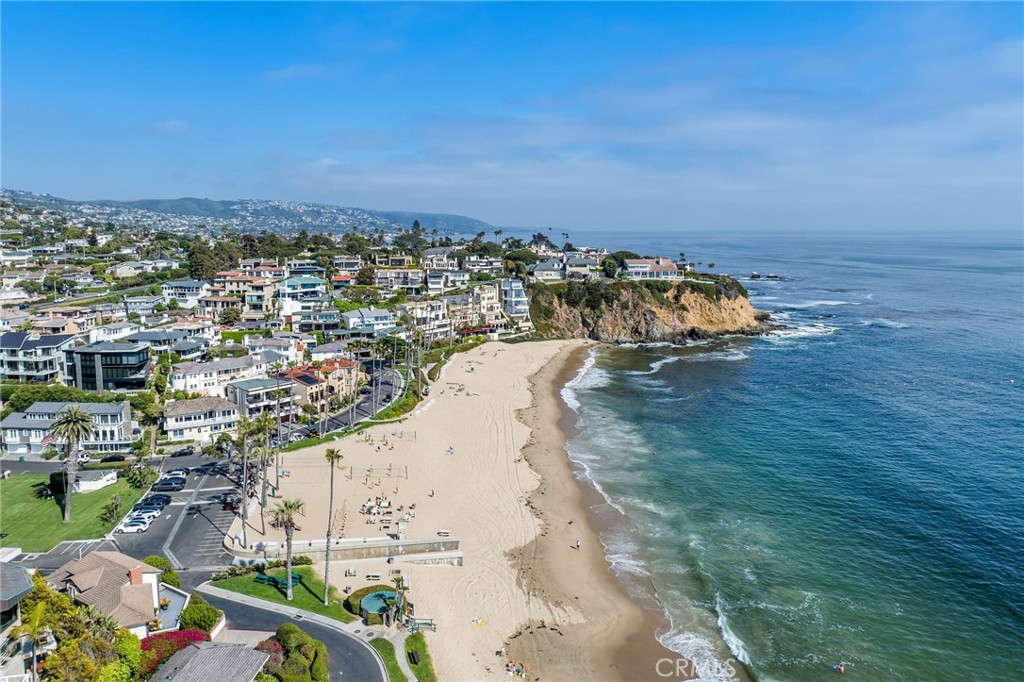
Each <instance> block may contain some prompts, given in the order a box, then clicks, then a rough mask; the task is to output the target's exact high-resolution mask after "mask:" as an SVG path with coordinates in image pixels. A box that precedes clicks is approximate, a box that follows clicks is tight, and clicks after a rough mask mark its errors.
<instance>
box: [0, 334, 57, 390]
mask: <svg viewBox="0 0 1024 682" xmlns="http://www.w3.org/2000/svg"><path fill="white" fill-rule="evenodd" d="M74 343H75V337H74V335H71V334H57V335H42V336H39V335H32V334H28V333H25V332H6V333H4V334H0V379H3V380H7V381H29V382H39V383H50V382H57V383H64V382H65V381H66V380H67V369H66V368H67V355H66V351H67V350H68V349H69V348H71V347H72V346H73V345H74Z"/></svg>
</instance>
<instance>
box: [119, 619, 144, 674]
mask: <svg viewBox="0 0 1024 682" xmlns="http://www.w3.org/2000/svg"><path fill="white" fill-rule="evenodd" d="M114 648H115V649H116V650H117V657H118V658H119V659H120V660H122V661H124V663H125V665H127V666H128V672H129V674H130V675H134V674H135V673H136V672H137V671H138V669H139V664H140V663H141V662H142V641H141V640H140V639H139V638H138V637H137V636H136V635H134V634H132V633H130V632H128V631H127V630H124V629H121V630H118V631H117V636H116V637H115V638H114Z"/></svg>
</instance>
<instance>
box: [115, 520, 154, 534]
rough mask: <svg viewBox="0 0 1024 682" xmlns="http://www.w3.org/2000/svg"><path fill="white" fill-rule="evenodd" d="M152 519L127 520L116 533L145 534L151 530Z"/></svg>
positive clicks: (116, 529)
mask: <svg viewBox="0 0 1024 682" xmlns="http://www.w3.org/2000/svg"><path fill="white" fill-rule="evenodd" d="M152 523H153V520H152V519H148V520H147V519H127V520H125V521H122V522H121V525H119V526H118V527H117V528H115V529H114V532H115V533H145V532H146V531H147V530H149V527H150V525H152Z"/></svg>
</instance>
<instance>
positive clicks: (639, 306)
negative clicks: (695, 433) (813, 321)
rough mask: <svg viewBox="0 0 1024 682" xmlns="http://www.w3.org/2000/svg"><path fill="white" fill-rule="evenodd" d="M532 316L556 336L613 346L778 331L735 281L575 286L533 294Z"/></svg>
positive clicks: (548, 334) (543, 289)
mask: <svg viewBox="0 0 1024 682" xmlns="http://www.w3.org/2000/svg"><path fill="white" fill-rule="evenodd" d="M530 312H531V315H532V317H533V320H534V324H535V325H536V327H537V330H538V332H539V333H541V334H542V335H544V336H546V337H550V338H590V339H595V340H598V341H604V342H608V343H653V342H659V341H661V342H663V341H667V342H671V343H684V342H685V341H686V340H687V339H700V338H710V337H714V336H721V335H725V334H760V333H764V332H766V331H768V330H769V329H771V328H772V325H771V324H770V323H769V322H768V316H767V314H765V313H761V312H758V311H756V310H754V308H753V306H751V305H750V301H749V300H748V299H747V296H746V291H745V290H744V289H743V287H742V286H741V285H740V284H739V283H738V282H735V280H730V279H728V278H718V279H717V281H715V282H713V283H683V282H680V283H677V284H674V285H671V286H670V285H668V283H665V282H652V283H648V284H640V283H636V282H587V283H581V282H571V283H569V284H567V285H564V284H559V285H554V286H551V285H538V286H535V287H533V288H531V290H530Z"/></svg>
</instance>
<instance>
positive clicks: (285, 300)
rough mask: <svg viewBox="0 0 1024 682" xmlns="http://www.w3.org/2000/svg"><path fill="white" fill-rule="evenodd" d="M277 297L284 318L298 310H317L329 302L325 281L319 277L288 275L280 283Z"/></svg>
mask: <svg viewBox="0 0 1024 682" xmlns="http://www.w3.org/2000/svg"><path fill="white" fill-rule="evenodd" d="M278 298H279V302H280V306H281V315H282V316H283V317H285V318H286V319H288V318H289V317H290V316H291V315H292V314H293V313H296V312H298V311H300V310H317V309H320V308H324V307H326V306H327V304H329V303H330V299H328V297H327V282H325V281H324V280H323V279H321V278H320V277H308V276H300V277H289V278H288V279H286V280H284V281H283V282H281V283H280V285H279V287H278Z"/></svg>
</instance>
